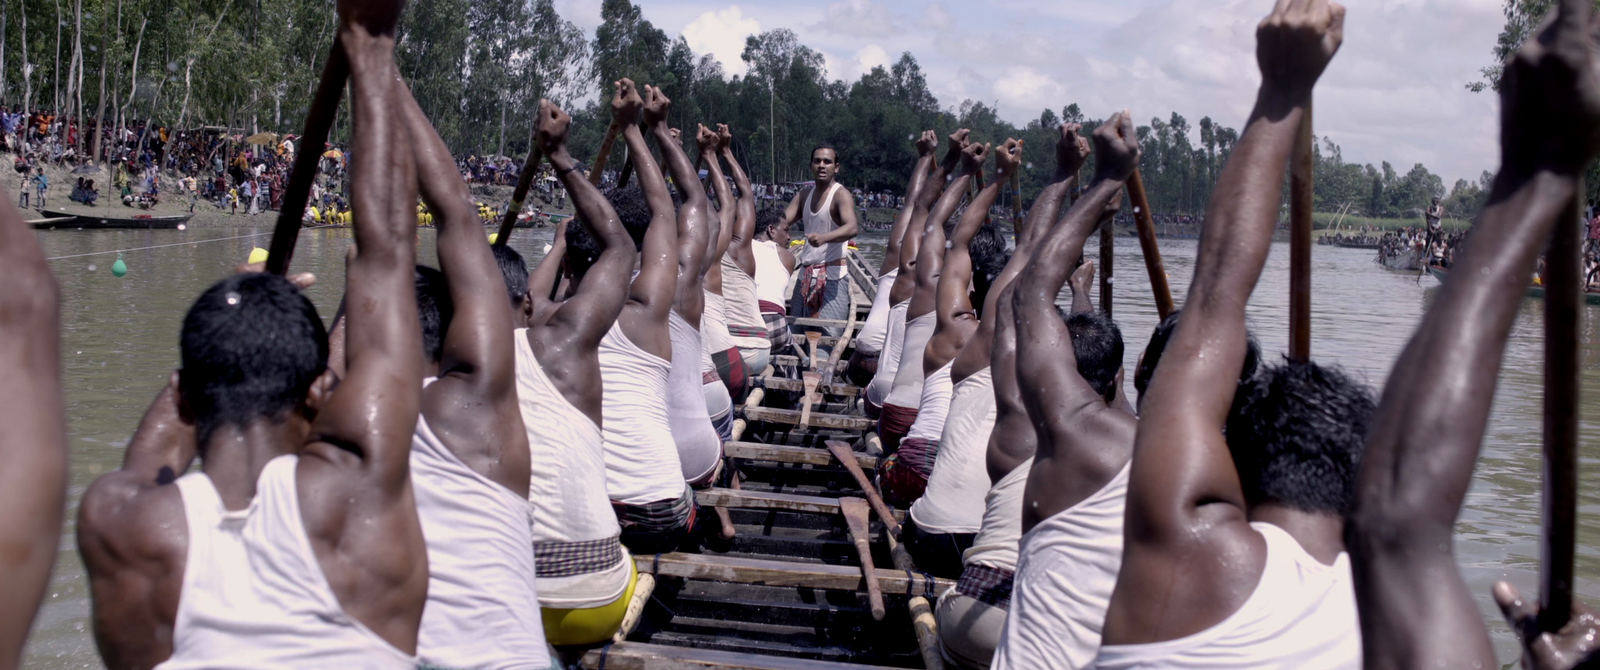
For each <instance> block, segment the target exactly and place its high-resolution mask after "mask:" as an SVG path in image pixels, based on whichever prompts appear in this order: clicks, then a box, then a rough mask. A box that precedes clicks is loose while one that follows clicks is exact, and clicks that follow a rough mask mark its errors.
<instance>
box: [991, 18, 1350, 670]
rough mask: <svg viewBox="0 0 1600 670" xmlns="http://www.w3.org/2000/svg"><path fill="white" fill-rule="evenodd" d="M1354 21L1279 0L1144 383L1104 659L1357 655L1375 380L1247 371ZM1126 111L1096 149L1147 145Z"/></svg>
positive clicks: (1216, 663) (1278, 659) (1210, 662)
mask: <svg viewBox="0 0 1600 670" xmlns="http://www.w3.org/2000/svg"><path fill="white" fill-rule="evenodd" d="M1343 24H1344V8H1343V7H1340V6H1339V5H1337V4H1333V3H1330V2H1328V0H1286V1H1285V2H1280V3H1278V6H1277V7H1276V8H1275V9H1274V10H1273V13H1272V15H1271V16H1269V17H1268V18H1267V20H1265V21H1263V22H1262V23H1261V28H1260V30H1259V32H1258V37H1259V42H1260V43H1259V48H1260V50H1259V57H1260V61H1261V67H1262V73H1263V81H1262V84H1261V91H1260V94H1259V96H1258V98H1257V106H1256V108H1255V111H1254V113H1252V114H1251V117H1250V120H1249V122H1248V123H1247V125H1246V127H1245V131H1244V133H1243V135H1242V137H1241V138H1240V140H1239V145H1238V148H1237V149H1236V150H1235V151H1234V153H1233V155H1232V156H1231V157H1230V158H1229V161H1228V165H1227V166H1226V167H1225V168H1224V170H1223V172H1222V177H1221V180H1220V181H1219V183H1218V184H1217V191H1216V193H1217V196H1216V198H1215V199H1214V200H1213V201H1212V203H1211V207H1210V210H1209V214H1208V215H1207V216H1206V220H1205V229H1204V230H1203V231H1202V233H1201V239H1202V240H1203V241H1202V243H1201V245H1200V250H1199V253H1198V255H1197V257H1196V260H1195V271H1194V279H1193V282H1192V283H1191V284H1190V286H1189V300H1188V302H1187V304H1186V305H1185V308H1184V311H1183V314H1182V318H1180V319H1179V320H1178V324H1177V327H1176V328H1175V329H1174V330H1173V332H1172V336H1171V341H1170V342H1169V343H1168V344H1167V345H1166V353H1165V354H1163V355H1162V356H1161V358H1160V360H1159V361H1158V362H1157V363H1156V364H1155V372H1154V373H1153V375H1152V376H1151V377H1150V382H1149V392H1148V393H1147V394H1145V395H1144V396H1143V397H1141V398H1140V407H1141V409H1142V410H1143V412H1142V415H1141V416H1140V421H1139V431H1138V435H1137V437H1136V439H1135V442H1134V450H1133V460H1132V463H1131V465H1130V472H1129V476H1128V493H1127V510H1126V519H1127V523H1126V531H1125V533H1124V547H1123V555H1122V571H1121V573H1120V574H1119V575H1118V579H1117V586H1116V589H1115V591H1114V592H1113V595H1112V597H1111V605H1110V607H1109V608H1108V609H1107V612H1106V620H1105V628H1104V634H1103V637H1102V644H1101V647H1100V654H1099V657H1098V658H1097V659H1096V661H1095V664H1096V667H1100V668H1129V667H1140V668H1167V667H1171V668H1179V667H1183V668H1193V667H1230V668H1305V669H1318V668H1359V667H1361V639H1360V638H1361V636H1360V632H1359V630H1358V628H1357V621H1356V611H1355V593H1354V590H1353V586H1352V584H1351V579H1350V561H1349V557H1348V556H1347V555H1346V554H1345V551H1344V514H1345V513H1346V512H1348V511H1349V507H1350V502H1351V491H1352V487H1353V485H1354V479H1355V469H1356V466H1357V463H1359V461H1360V458H1361V451H1362V447H1363V443H1364V442H1365V438H1366V430H1367V425H1368V423H1369V422H1370V421H1371V418H1372V412H1373V405H1374V403H1373V399H1372V396H1371V392H1370V391H1369V390H1367V389H1366V388H1365V387H1363V386H1362V385H1361V384H1359V383H1357V382H1355V381H1353V380H1351V379H1350V378H1349V377H1347V376H1345V375H1344V374H1342V373H1341V372H1339V371H1338V370H1336V369H1330V368H1323V367H1320V366H1318V365H1316V364H1315V363H1311V362H1298V361H1290V362H1286V363H1284V364H1282V365H1279V366H1275V367H1272V368H1268V369H1265V370H1262V371H1260V372H1258V373H1257V374H1256V375H1255V376H1254V377H1253V378H1251V379H1250V380H1248V381H1246V382H1243V383H1241V382H1240V381H1239V377H1240V373H1241V371H1242V370H1243V369H1244V367H1245V364H1246V361H1247V358H1248V352H1249V347H1248V344H1247V332H1246V329H1245V304H1246V303H1247V302H1248V301H1249V299H1250V294H1251V292H1252V290H1253V289H1254V288H1255V284H1256V281H1257V280H1258V279H1259V278H1260V276H1261V269H1262V267H1263V265H1264V264H1265V262H1266V259H1267V253H1268V251H1269V250H1270V249H1271V247H1272V234H1273V229H1274V228H1275V227H1276V222H1277V218H1278V202H1279V197H1280V193H1281V189H1282V186H1283V177H1284V169H1285V166H1286V165H1287V164H1288V161H1289V156H1290V153H1291V151H1292V149H1293V147H1294V144H1295V137H1296V135H1297V131H1298V128H1299V127H1300V124H1301V122H1302V120H1303V119H1304V118H1305V115H1306V114H1308V113H1309V105H1310V103H1311V91H1312V88H1313V87H1314V85H1315V83H1316V80H1317V78H1318V77H1319V76H1320V75H1321V74H1322V71H1323V69H1324V68H1325V67H1326V66H1327V64H1328V62H1329V61H1330V60H1331V59H1332V57H1333V55H1334V53H1335V52H1336V51H1337V50H1338V48H1339V45H1340V43H1341V41H1342V39H1343ZM1122 125H1123V127H1122V129H1121V135H1122V137H1121V138H1119V139H1118V141H1117V142H1115V143H1110V142H1108V143H1107V144H1108V146H1107V148H1106V149H1097V153H1098V152H1100V151H1107V150H1109V151H1116V152H1128V153H1132V152H1136V151H1137V149H1136V148H1135V147H1134V146H1133V142H1132V135H1133V124H1132V123H1131V122H1127V121H1124V123H1123V124H1122ZM1102 128H1104V127H1102ZM1097 139H1098V136H1097ZM1102 160H1104V157H1103V156H1102ZM1130 171H1131V169H1130ZM1124 174H1125V173H1124ZM1022 365H1023V363H1021V362H1019V367H1020V366H1022ZM1230 408H1231V409H1230ZM1036 469H1037V468H1036Z"/></svg>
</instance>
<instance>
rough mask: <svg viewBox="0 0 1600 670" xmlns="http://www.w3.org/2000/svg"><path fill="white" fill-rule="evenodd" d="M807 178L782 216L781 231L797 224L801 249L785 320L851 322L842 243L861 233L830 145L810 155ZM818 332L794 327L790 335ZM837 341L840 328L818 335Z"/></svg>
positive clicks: (847, 281) (852, 197)
mask: <svg viewBox="0 0 1600 670" xmlns="http://www.w3.org/2000/svg"><path fill="white" fill-rule="evenodd" d="M811 174H812V176H813V177H814V178H815V180H816V181H815V182H814V183H813V184H812V185H811V186H808V187H806V188H802V189H800V192H799V193H796V194H795V196H794V199H793V200H790V201H789V208H788V209H786V210H784V213H783V224H784V226H785V227H787V226H789V225H790V224H793V223H795V222H796V221H798V222H800V224H801V226H802V232H803V233H804V234H805V244H804V245H802V246H801V247H800V248H799V249H798V250H797V253H796V254H795V263H796V267H795V271H796V272H799V273H800V276H799V278H798V279H797V280H796V281H795V285H794V293H793V294H792V295H791V296H790V297H789V316H792V317H798V318H811V319H836V320H840V321H842V320H844V319H846V318H848V317H849V316H850V314H849V311H850V273H849V272H848V267H847V264H848V261H846V260H845V243H847V242H849V241H850V240H853V239H855V237H856V235H858V234H860V233H861V226H860V225H858V224H857V223H856V200H855V196H854V195H851V194H850V189H848V188H844V187H843V185H841V184H840V183H839V182H838V181H836V179H837V178H838V176H839V152H838V150H836V149H834V148H833V145H831V144H826V143H824V144H819V145H817V148H815V149H812V150H811ZM812 330H818V329H817V328H816V327H805V326H795V327H794V329H793V332H796V333H804V332H807V331H812ZM821 330H822V331H823V332H824V333H826V334H828V335H830V336H838V335H840V334H842V333H843V332H844V329H843V328H839V327H827V328H822V329H821Z"/></svg>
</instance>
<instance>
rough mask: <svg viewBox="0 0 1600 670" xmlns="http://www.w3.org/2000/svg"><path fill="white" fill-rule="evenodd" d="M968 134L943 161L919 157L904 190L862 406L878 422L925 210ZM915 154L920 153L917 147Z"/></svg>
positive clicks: (895, 369) (891, 382)
mask: <svg viewBox="0 0 1600 670" xmlns="http://www.w3.org/2000/svg"><path fill="white" fill-rule="evenodd" d="M969 134H970V131H968V130H967V129H965V128H962V129H960V130H957V131H956V132H955V133H954V134H952V135H950V137H949V138H948V139H949V146H948V148H947V149H945V155H944V158H943V159H941V160H940V161H939V162H937V163H935V162H933V161H932V159H931V158H929V160H928V161H927V162H926V163H925V162H923V161H922V160H921V159H920V158H919V159H918V161H917V165H916V167H915V168H914V169H913V170H912V172H911V181H910V184H909V185H908V186H907V188H906V199H905V204H904V205H903V207H902V208H901V210H900V213H901V215H902V216H907V223H906V233H905V234H904V235H903V236H902V237H901V240H900V264H899V267H898V269H897V270H896V272H895V279H894V282H893V283H891V284H890V286H889V291H888V295H889V317H888V324H887V325H886V326H885V330H884V344H883V352H882V353H881V354H880V355H879V357H878V371H877V372H876V373H875V374H873V375H872V381H871V382H870V383H869V384H868V385H867V388H866V392H865V393H864V394H863V400H862V403H861V404H862V407H863V408H864V409H865V411H866V414H867V416H868V417H869V418H872V419H876V420H879V422H880V423H881V421H882V419H883V405H884V403H885V402H886V401H887V399H888V396H889V392H890V391H893V390H894V386H895V380H896V378H897V377H898V376H899V374H900V360H901V359H902V358H903V357H904V349H905V342H906V325H907V323H906V322H907V320H906V310H907V309H909V308H910V307H911V296H912V294H913V293H914V292H915V291H916V287H917V275H916V267H917V255H918V252H919V251H920V249H921V245H922V235H923V232H924V230H923V224H924V223H925V222H926V221H927V218H928V210H929V209H931V208H932V207H933V204H934V202H935V201H937V200H938V199H939V196H940V195H942V194H943V193H944V190H945V178H946V177H948V176H949V175H950V174H951V173H952V172H953V171H954V170H955V168H956V163H957V162H959V161H960V159H961V150H962V149H964V148H966V146H967V139H966V138H967V136H968V135H969ZM935 148H937V147H935ZM918 151H921V147H920V146H919V148H918ZM930 151H931V149H930ZM930 156H931V154H930ZM924 172H926V174H924ZM912 418H913V419H914V418H915V417H912ZM903 419H905V417H896V418H895V421H900V420H903ZM910 425H911V422H910V420H906V421H905V426H906V427H909V426H910ZM880 435H881V433H880ZM880 439H881V438H880Z"/></svg>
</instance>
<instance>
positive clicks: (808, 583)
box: [634, 553, 955, 596]
mask: <svg viewBox="0 0 1600 670" xmlns="http://www.w3.org/2000/svg"><path fill="white" fill-rule="evenodd" d="M634 564H635V565H637V566H638V568H639V574H640V575H641V576H642V575H644V574H647V573H650V574H654V575H655V576H656V577H657V578H658V579H659V578H661V577H679V578H682V579H701V580H706V581H713V582H729V583H733V584H759V585H764V586H789V587H800V588H810V589H830V590H834V591H863V592H864V591H866V584H865V583H864V582H865V581H866V580H865V578H864V577H863V576H862V574H861V568H859V567H857V566H853V565H831V564H828V563H795V562H790V561H772V560H764V559H759V558H744V557H740V556H720V555H717V554H684V553H671V554H661V556H660V561H659V562H658V561H657V560H656V556H655V555H650V556H635V557H634ZM873 572H874V574H876V575H877V577H878V584H879V586H880V587H881V588H882V589H883V592H884V593H888V594H893V595H915V596H920V595H923V594H924V593H926V592H927V590H928V588H929V586H930V585H931V586H932V588H933V592H934V593H935V594H940V593H944V592H945V590H947V589H949V588H950V587H952V586H955V581H954V580H950V579H940V578H937V577H935V578H933V579H932V580H931V582H930V581H929V579H928V578H927V577H926V576H925V575H923V574H922V573H917V574H915V575H912V577H911V578H907V576H906V572H905V571H904V570H886V569H883V568H878V569H876V570H874V571H873ZM908 590H909V594H908V593H907V591H908Z"/></svg>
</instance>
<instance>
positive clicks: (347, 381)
mask: <svg viewBox="0 0 1600 670" xmlns="http://www.w3.org/2000/svg"><path fill="white" fill-rule="evenodd" d="M340 42H341V44H342V45H343V47H344V49H345V52H346V53H347V54H348V60H349V62H350V87H351V111H352V116H353V120H354V123H353V125H354V127H355V128H356V132H355V138H354V140H353V141H352V146H351V153H352V154H353V155H354V164H353V165H352V169H351V171H350V174H351V186H350V193H351V197H350V200H351V209H352V210H353V211H354V212H355V221H356V227H355V241H356V251H355V253H354V254H352V257H351V259H350V263H349V269H348V270H347V272H346V288H345V295H346V299H347V300H348V302H349V306H350V310H349V313H348V314H347V315H346V322H345V339H346V341H347V343H348V345H347V346H348V349H347V353H346V359H347V361H348V365H349V370H348V372H347V374H346V375H345V377H344V379H343V380H342V381H341V382H340V384H339V386H338V388H337V389H335V390H334V392H333V395H332V397H330V398H329V400H328V402H327V404H326V405H325V406H324V407H323V408H321V410H320V411H318V412H317V417H316V420H315V421H313V423H312V426H311V436H310V438H309V440H308V442H309V443H310V446H309V447H308V449H307V450H306V455H308V456H312V457H313V458H312V459H311V460H313V461H316V460H322V461H326V462H328V463H331V464H333V465H335V466H336V467H340V469H341V470H342V471H344V472H346V473H348V470H344V467H347V465H343V464H348V463H349V459H350V458H352V457H354V458H355V459H357V460H358V461H359V466H358V467H357V469H356V471H357V472H360V473H361V475H362V477H363V479H365V483H364V484H363V485H360V486H353V488H354V489H356V490H357V491H358V494H357V496H358V498H366V500H365V501H364V502H363V501H361V500H358V501H357V503H356V505H355V507H357V508H360V509H363V510H370V511H372V512H373V513H375V514H388V513H389V512H388V510H389V509H391V508H392V507H393V506H394V505H397V504H400V503H402V502H404V503H409V502H410V498H409V495H410V482H411V478H410V466H409V463H410V454H411V436H412V433H413V431H414V430H415V428H416V423H417V412H418V409H419V405H420V402H421V394H422V371H421V367H420V361H421V360H422V337H421V332H420V331H419V330H418V328H417V301H416V295H415V288H414V285H413V280H412V276H413V273H414V272H415V269H414V268H415V266H416V249H415V248H414V245H413V239H414V237H415V235H416V211H415V207H416V202H417V179H416V165H415V158H414V156H413V153H412V152H411V151H409V148H410V147H411V146H412V143H413V138H412V137H411V133H410V132H409V131H408V130H407V128H406V126H405V123H404V116H402V115H401V114H399V113H397V112H396V111H395V103H396V96H395V90H394V85H395V82H397V81H399V78H400V73H399V71H398V68H397V67H396V66H395V62H394V38H393V37H392V35H374V34H371V33H368V32H366V31H365V30H362V29H361V28H359V27H357V28H346V29H344V30H342V31H341V32H340ZM302 467H304V463H302ZM345 476H348V474H346V475H345ZM355 513H358V514H360V513H362V512H360V511H357V512H355ZM309 525H311V524H310V523H308V526H309Z"/></svg>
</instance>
